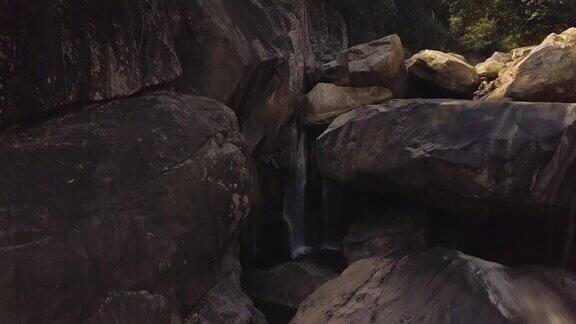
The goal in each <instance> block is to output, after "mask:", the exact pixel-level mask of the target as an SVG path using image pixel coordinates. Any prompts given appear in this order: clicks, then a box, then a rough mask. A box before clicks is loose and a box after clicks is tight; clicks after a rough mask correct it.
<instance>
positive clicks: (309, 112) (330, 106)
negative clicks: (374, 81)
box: [303, 83, 392, 124]
mask: <svg viewBox="0 0 576 324" xmlns="http://www.w3.org/2000/svg"><path fill="white" fill-rule="evenodd" d="M391 98H392V92H390V90H388V89H387V88H383V87H365V88H354V87H341V86H337V85H335V84H332V83H319V84H317V85H316V86H315V87H314V88H313V89H312V90H311V91H310V92H309V93H308V94H307V95H306V100H305V103H304V106H303V107H304V108H303V109H304V111H303V115H304V123H306V124H330V123H331V122H332V121H333V120H334V118H336V117H338V116H339V115H341V114H343V113H345V112H347V111H350V110H352V109H354V108H357V107H359V106H362V105H365V104H377V103H383V102H384V101H386V100H389V99H391Z"/></svg>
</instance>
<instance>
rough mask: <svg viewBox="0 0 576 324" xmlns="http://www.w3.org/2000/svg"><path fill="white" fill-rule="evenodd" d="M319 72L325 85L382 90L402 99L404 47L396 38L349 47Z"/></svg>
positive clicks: (403, 90)
mask: <svg viewBox="0 0 576 324" xmlns="http://www.w3.org/2000/svg"><path fill="white" fill-rule="evenodd" d="M321 69H322V74H323V80H324V81H325V82H331V83H336V84H337V85H340V86H346V87H374V86H375V87H386V88H388V89H390V91H392V93H393V94H394V97H396V98H404V97H405V95H406V88H407V79H406V68H405V67H404V47H403V46H402V42H401V41H400V37H398V35H390V36H387V37H384V38H381V39H378V40H375V41H372V42H370V43H365V44H360V45H356V46H354V47H351V48H350V49H348V50H347V51H344V52H342V53H340V54H339V56H338V59H336V60H335V61H332V62H329V63H326V64H324V65H323V66H322V68H321Z"/></svg>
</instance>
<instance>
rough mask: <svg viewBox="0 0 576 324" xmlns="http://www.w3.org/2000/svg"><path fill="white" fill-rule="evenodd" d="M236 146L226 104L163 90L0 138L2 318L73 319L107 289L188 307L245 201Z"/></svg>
mask: <svg viewBox="0 0 576 324" xmlns="http://www.w3.org/2000/svg"><path fill="white" fill-rule="evenodd" d="M243 151H244V142H243V140H242V136H241V135H240V134H239V130H238V126H237V122H236V118H235V116H234V113H233V112H232V111H231V110H230V109H228V108H226V107H225V106H223V105H221V104H219V103H217V102H216V101H213V100H210V99H206V98H200V97H192V96H182V95H175V94H167V93H158V94H153V95H148V96H145V97H142V98H137V99H126V100H118V101H114V102H112V103H109V104H107V105H105V106H101V107H96V108H93V109H91V110H87V111H83V112H80V113H77V114H74V115H70V116H64V117H61V118H58V119H55V120H51V121H49V122H46V123H44V124H42V125H40V126H38V127H36V128H34V129H30V130H26V131H24V132H22V133H21V134H17V135H10V136H5V137H2V138H0V165H1V166H2V168H1V169H0V175H1V177H2V179H3V185H2V187H1V189H0V206H2V208H0V246H1V248H0V322H2V323H38V322H46V321H47V322H51V323H79V322H81V320H83V319H85V318H86V317H87V316H89V315H91V314H93V312H94V311H95V308H96V307H97V304H96V303H98V302H99V300H100V299H101V298H104V297H105V296H106V295H107V292H108V291H140V290H146V291H148V292H149V293H151V294H153V295H161V296H162V297H163V298H165V299H166V300H167V301H168V302H169V303H170V304H171V307H174V308H176V309H178V310H183V309H189V308H191V307H193V306H194V305H195V304H196V303H197V301H198V300H199V299H200V297H202V296H203V295H204V293H205V292H207V291H208V290H209V289H211V288H212V287H213V286H214V285H215V284H216V283H217V282H218V281H219V280H220V279H221V277H222V274H223V273H225V272H226V271H228V269H229V268H230V265H229V262H224V259H225V256H226V255H228V254H229V253H230V248H231V244H232V243H233V242H234V241H235V239H236V233H237V232H238V230H239V226H240V224H241V222H242V220H243V219H244V217H245V215H246V214H247V212H248V171H247V167H246V161H245V158H244V154H243Z"/></svg>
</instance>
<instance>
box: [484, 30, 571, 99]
mask: <svg viewBox="0 0 576 324" xmlns="http://www.w3.org/2000/svg"><path fill="white" fill-rule="evenodd" d="M522 52H523V53H521V54H515V53H513V54H512V56H513V57H516V58H517V59H516V60H515V61H514V63H512V64H511V65H510V66H508V67H506V68H505V69H504V70H502V71H501V72H500V75H499V77H498V79H496V81H495V84H494V87H493V88H494V89H493V91H491V92H489V93H488V94H487V95H486V96H484V97H483V98H482V99H483V100H504V99H511V100H515V101H532V102H539V101H544V102H576V90H575V87H574V85H575V84H576V28H570V29H568V30H566V31H564V32H563V33H561V34H551V35H549V36H548V37H546V39H545V40H544V41H543V42H542V43H541V44H540V45H538V46H536V47H534V48H528V49H525V50H524V51H522Z"/></svg>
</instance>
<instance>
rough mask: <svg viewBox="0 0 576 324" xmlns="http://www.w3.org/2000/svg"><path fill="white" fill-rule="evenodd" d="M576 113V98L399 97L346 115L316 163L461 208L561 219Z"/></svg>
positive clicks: (567, 200) (569, 188)
mask: <svg viewBox="0 0 576 324" xmlns="http://www.w3.org/2000/svg"><path fill="white" fill-rule="evenodd" d="M575 121H576V105H574V104H558V103H516V102H477V101H458V100H455V101H446V100H422V99H414V100H391V101H389V102H388V103H386V104H383V105H374V106H366V107H362V108H359V109H356V110H353V111H351V112H348V113H346V114H344V115H342V116H340V117H339V118H337V119H336V120H335V121H334V122H333V123H332V124H331V125H330V127H329V128H328V130H327V131H326V132H325V133H324V134H322V135H321V136H320V137H319V138H318V140H317V142H316V145H317V163H318V167H319V169H320V171H321V173H322V174H324V175H325V176H327V177H329V178H333V179H336V180H339V181H342V182H345V183H349V184H354V185H357V186H362V187H363V188H364V189H367V190H372V191H376V192H380V193H382V194H394V195H404V196H406V197H414V198H418V199H419V200H420V201H425V202H427V203H428V204H430V205H433V206H437V207H441V208H443V209H445V210H449V211H452V212H455V213H458V214H460V215H466V216H474V215H476V216H480V217H498V216H502V217H509V216H511V215H510V214H511V213H512V214H514V213H516V214H517V215H522V217H530V216H537V217H545V216H551V217H559V218H562V217H566V215H567V214H568V209H569V206H570V204H571V201H572V199H573V196H574V194H575V190H576V187H575V185H574V184H573V182H574V181H573V177H574V172H573V170H574V167H575V162H576V161H575V158H576V155H575V154H574V151H575V145H576V143H575V140H576V134H575V126H576V125H575ZM505 215H508V216H505Z"/></svg>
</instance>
